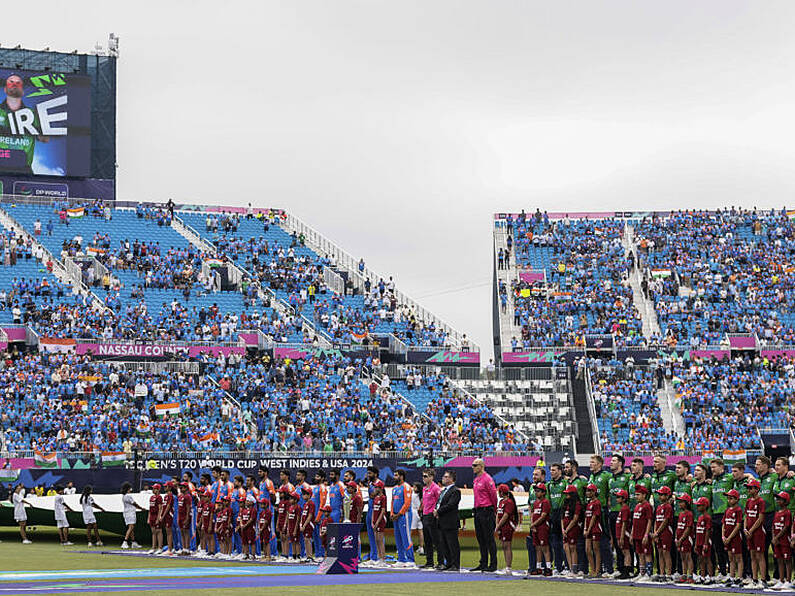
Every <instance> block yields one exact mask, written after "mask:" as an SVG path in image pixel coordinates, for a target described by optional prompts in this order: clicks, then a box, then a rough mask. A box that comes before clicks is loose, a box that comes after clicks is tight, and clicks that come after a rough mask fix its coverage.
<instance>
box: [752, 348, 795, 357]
mask: <svg viewBox="0 0 795 596" xmlns="http://www.w3.org/2000/svg"><path fill="white" fill-rule="evenodd" d="M759 354H760V355H761V356H762V358H782V357H783V358H795V350H762V351H761V352H759Z"/></svg>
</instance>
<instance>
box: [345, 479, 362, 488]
mask: <svg viewBox="0 0 795 596" xmlns="http://www.w3.org/2000/svg"><path fill="white" fill-rule="evenodd" d="M345 486H347V487H348V488H355V489H356V490H359V485H358V484H356V483H355V482H354V481H353V480H351V481H350V482H349V483H348V484H346V485H345Z"/></svg>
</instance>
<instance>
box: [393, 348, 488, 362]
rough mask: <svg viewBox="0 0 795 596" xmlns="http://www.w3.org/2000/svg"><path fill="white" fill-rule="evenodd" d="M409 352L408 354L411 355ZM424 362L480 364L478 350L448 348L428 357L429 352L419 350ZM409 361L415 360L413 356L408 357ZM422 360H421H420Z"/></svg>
mask: <svg viewBox="0 0 795 596" xmlns="http://www.w3.org/2000/svg"><path fill="white" fill-rule="evenodd" d="M412 354H413V353H412V352H409V355H412ZM420 354H421V357H422V358H424V362H426V363H428V364H469V365H480V352H450V351H448V350H441V351H439V352H436V353H434V354H431V356H430V357H427V356H428V354H429V352H420ZM409 362H415V360H414V359H413V358H409ZM420 362H423V360H420Z"/></svg>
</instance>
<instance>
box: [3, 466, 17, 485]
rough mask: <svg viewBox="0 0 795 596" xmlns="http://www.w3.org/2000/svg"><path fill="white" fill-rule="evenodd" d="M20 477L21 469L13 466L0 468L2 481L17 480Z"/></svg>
mask: <svg viewBox="0 0 795 596" xmlns="http://www.w3.org/2000/svg"><path fill="white" fill-rule="evenodd" d="M17 478H19V470H14V469H12V468H2V469H0V482H16V481H17Z"/></svg>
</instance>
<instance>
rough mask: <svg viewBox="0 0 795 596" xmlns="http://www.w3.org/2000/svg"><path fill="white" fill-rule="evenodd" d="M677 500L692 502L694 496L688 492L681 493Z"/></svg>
mask: <svg viewBox="0 0 795 596" xmlns="http://www.w3.org/2000/svg"><path fill="white" fill-rule="evenodd" d="M676 500H677V501H684V502H685V503H692V502H693V497H691V496H690V495H688V494H687V493H684V494H681V495H679V496H678V497H676Z"/></svg>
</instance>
